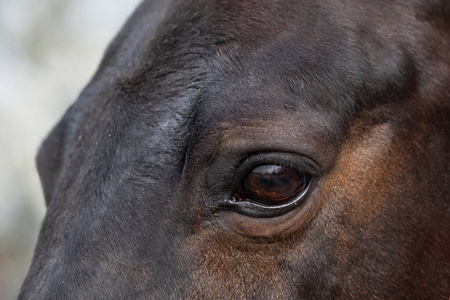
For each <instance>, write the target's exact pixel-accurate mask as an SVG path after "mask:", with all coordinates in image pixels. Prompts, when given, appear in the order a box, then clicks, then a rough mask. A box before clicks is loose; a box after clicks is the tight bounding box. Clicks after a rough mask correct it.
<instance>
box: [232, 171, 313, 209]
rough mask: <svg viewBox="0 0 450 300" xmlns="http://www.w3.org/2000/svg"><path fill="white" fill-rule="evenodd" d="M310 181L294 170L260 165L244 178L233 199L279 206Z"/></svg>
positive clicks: (305, 174)
mask: <svg viewBox="0 0 450 300" xmlns="http://www.w3.org/2000/svg"><path fill="white" fill-rule="evenodd" d="M310 180H311V176H310V174H309V173H306V172H302V171H300V170H298V169H295V168H289V167H283V166H278V165H261V166H259V167H256V168H255V169H253V170H252V171H251V172H249V173H248V174H247V175H246V176H245V178H244V180H243V182H242V184H241V186H240V187H239V188H238V190H237V191H236V193H235V199H236V200H238V201H253V202H258V203H261V204H264V205H272V206H275V205H281V204H284V203H287V202H289V201H290V200H291V199H292V198H294V197H295V196H296V195H297V194H298V193H300V192H301V191H302V190H304V189H305V188H306V187H307V186H308V183H309V181H310Z"/></svg>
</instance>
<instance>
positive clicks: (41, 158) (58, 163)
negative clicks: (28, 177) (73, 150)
mask: <svg viewBox="0 0 450 300" xmlns="http://www.w3.org/2000/svg"><path fill="white" fill-rule="evenodd" d="M66 133H67V120H66V117H64V118H63V119H62V120H61V121H59V123H58V124H57V125H56V126H55V127H54V129H53V130H52V132H51V133H50V134H49V135H48V137H47V138H46V139H45V140H44V142H43V143H42V145H41V147H40V149H39V152H38V154H37V156H36V165H37V169H38V173H39V177H40V179H41V185H42V190H43V191H44V199H45V204H46V205H47V206H48V205H49V203H50V200H51V199H52V197H53V192H54V189H55V182H56V180H57V179H58V176H59V173H60V171H61V167H62V165H63V159H64V152H65V151H64V148H65V145H64V144H65V136H66Z"/></svg>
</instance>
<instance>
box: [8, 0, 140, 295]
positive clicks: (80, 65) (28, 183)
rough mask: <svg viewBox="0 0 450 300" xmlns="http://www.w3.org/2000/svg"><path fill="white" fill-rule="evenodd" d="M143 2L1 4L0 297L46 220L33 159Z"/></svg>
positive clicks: (13, 289)
mask: <svg viewBox="0 0 450 300" xmlns="http://www.w3.org/2000/svg"><path fill="white" fill-rule="evenodd" d="M138 2H139V0H114V1H111V0H8V1H7V0H0V299H1V300H9V299H15V298H16V297H17V293H18V290H19V289H20V286H21V284H22V282H23V279H24V278H25V275H26V272H27V269H28V267H29V264H30V262H31V256H32V253H33V248H34V245H35V243H36V240H37V234H38V231H39V227H40V223H41V221H42V218H43V217H44V214H45V206H44V200H43V196H42V192H41V188H40V183H39V179H38V175H37V172H36V171H35V164H34V157H35V155H36V151H37V149H38V147H39V144H40V143H41V142H42V140H43V139H44V138H45V136H46V135H47V133H48V132H49V131H50V129H51V128H52V126H54V125H55V124H56V122H57V121H58V120H59V118H60V117H61V116H62V114H63V113H64V111H65V110H66V109H67V108H68V106H69V105H70V104H71V103H72V102H73V101H74V100H75V99H76V98H77V95H78V94H79V93H80V92H81V89H82V88H83V87H84V85H86V83H87V82H88V81H89V79H90V77H91V76H92V75H93V73H94V71H95V69H96V68H97V66H98V64H99V62H100V59H101V56H102V54H103V51H104V50H105V48H106V46H107V44H108V43H109V41H110V40H111V39H112V38H113V36H114V35H115V34H116V32H117V31H118V30H119V28H120V27H121V26H122V24H123V23H124V21H125V20H126V18H127V17H128V16H129V15H130V14H131V12H132V11H133V10H134V8H135V7H136V6H137V4H138Z"/></svg>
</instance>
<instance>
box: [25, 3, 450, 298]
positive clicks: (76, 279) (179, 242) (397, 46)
mask: <svg viewBox="0 0 450 300" xmlns="http://www.w3.org/2000/svg"><path fill="white" fill-rule="evenodd" d="M449 120H450V5H449V2H448V1H446V0H441V1H439V0H435V1H422V0H415V1H324V0H319V1H306V0H305V1H283V0H281V1H260V0H258V1H256V0H245V1H242V0H239V1H235V0H215V1H214V0H198V1H189V0H187V1H158V0H155V1H147V0H145V1H143V2H142V3H141V4H140V5H139V7H138V8H137V10H136V11H135V13H134V14H133V15H132V16H131V17H130V18H129V20H128V21H127V23H126V24H125V25H124V27H123V28H122V30H121V31H120V32H119V34H118V35H117V37H116V38H115V39H114V40H113V42H112V43H111V45H110V46H109V48H108V49H107V51H106V53H105V56H104V59H103V61H102V63H101V65H100V67H99V69H98V71H97V73H96V74H95V76H94V77H93V79H92V81H91V82H90V83H89V84H88V85H87V87H86V88H85V89H84V90H83V92H82V93H81V95H80V96H79V98H78V99H77V100H76V102H75V103H74V104H73V105H72V106H71V107H70V108H69V109H68V110H67V113H66V114H65V115H64V116H63V118H62V119H61V121H60V122H59V123H58V124H57V125H56V127H55V128H54V129H53V131H52V132H51V133H50V135H49V136H48V137H47V138H46V140H45V141H44V142H43V144H42V147H41V148H40V150H39V154H38V157H37V165H38V170H39V174H40V176H41V181H42V186H43V190H44V194H45V199H46V203H47V213H46V216H45V219H44V221H43V224H42V229H41V233H40V236H39V240H38V243H37V246H36V250H35V255H34V258H33V261H32V265H31V268H30V271H29V274H28V276H27V278H26V280H25V282H24V284H23V287H22V289H21V293H20V296H19V299H448V297H449V296H450V255H449V253H450V222H449V220H450V190H449V182H450V166H449V149H450V143H449V141H450V136H449V133H450V122H449ZM277 164H285V165H289V166H294V167H295V168H298V169H300V170H302V171H304V172H308V174H311V178H312V180H311V185H310V186H309V189H308V191H307V193H306V194H305V195H304V196H302V198H301V200H299V201H298V202H295V205H291V206H289V207H287V208H279V207H271V208H270V209H269V208H264V207H262V208H261V207H258V206H257V205H256V204H255V203H252V202H245V201H242V202H236V201H234V202H233V199H232V196H233V193H234V192H235V190H236V189H237V187H238V186H239V184H240V182H241V181H242V178H244V176H245V175H246V173H248V172H249V170H251V168H254V167H255V166H257V165H277ZM230 199H231V200H230Z"/></svg>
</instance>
